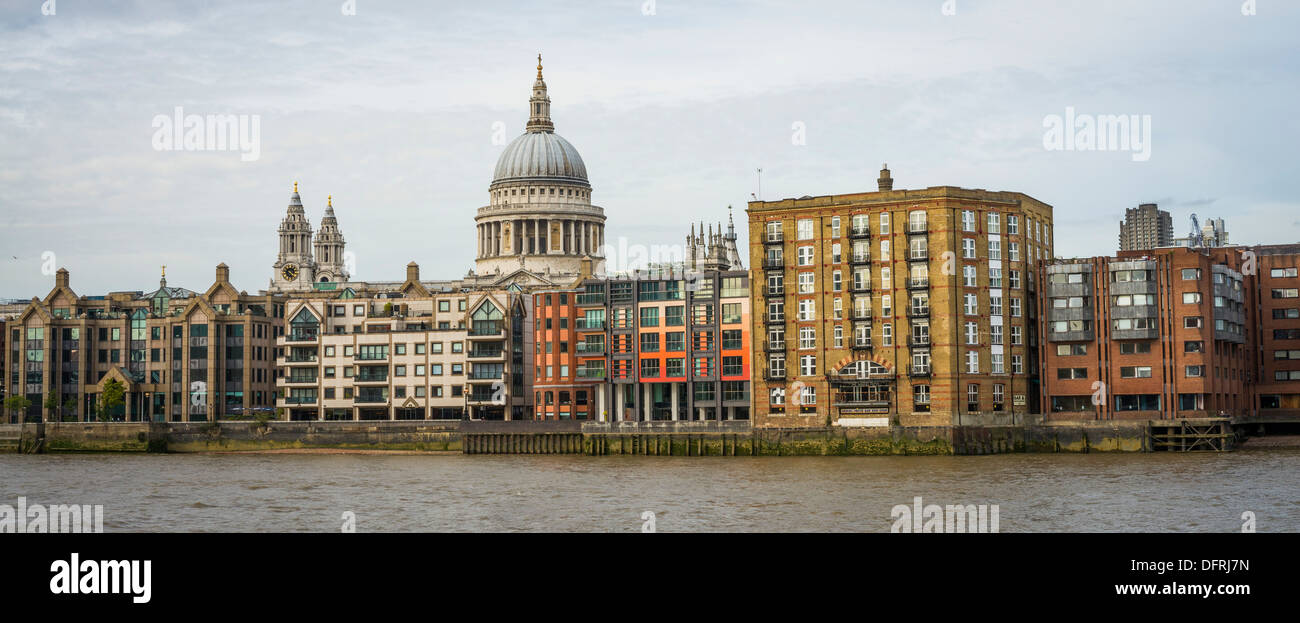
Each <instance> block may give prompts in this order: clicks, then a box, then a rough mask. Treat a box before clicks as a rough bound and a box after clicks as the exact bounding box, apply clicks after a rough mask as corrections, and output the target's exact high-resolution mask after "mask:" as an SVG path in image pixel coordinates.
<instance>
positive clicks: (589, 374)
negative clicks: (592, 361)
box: [574, 366, 605, 379]
mask: <svg viewBox="0 0 1300 623" xmlns="http://www.w3.org/2000/svg"><path fill="white" fill-rule="evenodd" d="M574 372H575V374H577V377H578V378H580V379H603V378H605V369H604V368H584V367H582V366H578V367H577V368H576V369H575V370H574Z"/></svg>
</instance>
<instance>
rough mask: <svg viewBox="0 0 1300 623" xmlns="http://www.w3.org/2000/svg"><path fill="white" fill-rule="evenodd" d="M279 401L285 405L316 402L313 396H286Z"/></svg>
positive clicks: (312, 403)
mask: <svg viewBox="0 0 1300 623" xmlns="http://www.w3.org/2000/svg"><path fill="white" fill-rule="evenodd" d="M280 400H281V401H283V402H284V404H287V405H314V404H316V397H315V396H288V397H285V398H281V399H280Z"/></svg>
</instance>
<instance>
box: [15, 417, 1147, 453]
mask: <svg viewBox="0 0 1300 623" xmlns="http://www.w3.org/2000/svg"><path fill="white" fill-rule="evenodd" d="M1149 438H1150V435H1149V428H1148V426H1147V424H1146V423H1145V422H1122V423H1111V422H1077V423H1055V424H1042V423H1035V424H1028V425H971V426H909V427H905V426H893V427H838V426H832V427H823V428H753V427H751V426H750V424H749V422H743V421H741V422H617V423H596V422H577V421H559V422H554V421H551V422H533V421H527V422H462V421H446V422H438V421H395V422H394V421H375V422H369V421H362V422H333V421H330V422H282V421H271V422H265V423H257V422H244V421H236V422H220V423H217V424H214V423H204V422H185V423H176V422H166V423H163V422H159V423H147V422H142V423H122V422H114V423H99V422H92V423H83V422H64V423H55V422H50V423H44V424H35V423H28V424H3V425H0V452H173V453H185V452H241V451H274V450H295V449H301V450H312V449H320V450H381V451H408V452H458V453H460V452H463V453H465V454H585V455H588V456H616V455H650V456H859V455H860V456H872V455H898V456H903V455H984V454H1005V453H1013V452H1046V453H1051V452H1074V453H1087V452H1143V451H1150V450H1151V447H1150V441H1149Z"/></svg>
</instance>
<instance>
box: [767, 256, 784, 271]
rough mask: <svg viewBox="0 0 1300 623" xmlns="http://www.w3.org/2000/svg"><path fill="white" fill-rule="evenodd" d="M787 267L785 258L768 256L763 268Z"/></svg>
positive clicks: (778, 268)
mask: <svg viewBox="0 0 1300 623" xmlns="http://www.w3.org/2000/svg"><path fill="white" fill-rule="evenodd" d="M783 268H785V260H784V259H782V258H779V257H768V258H764V259H763V270H781V269H783Z"/></svg>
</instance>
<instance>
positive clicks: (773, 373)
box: [763, 368, 785, 381]
mask: <svg viewBox="0 0 1300 623" xmlns="http://www.w3.org/2000/svg"><path fill="white" fill-rule="evenodd" d="M763 378H764V379H767V380H769V381H784V380H785V370H773V369H771V368H768V370H767V372H765V373H763Z"/></svg>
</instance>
